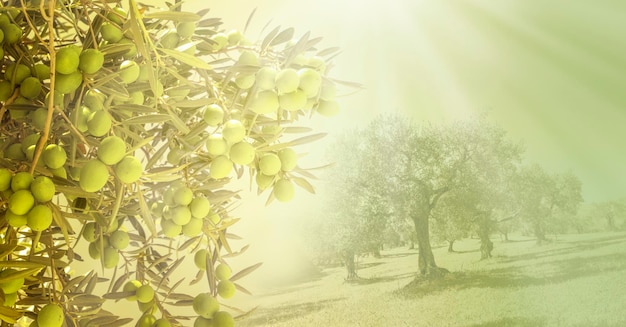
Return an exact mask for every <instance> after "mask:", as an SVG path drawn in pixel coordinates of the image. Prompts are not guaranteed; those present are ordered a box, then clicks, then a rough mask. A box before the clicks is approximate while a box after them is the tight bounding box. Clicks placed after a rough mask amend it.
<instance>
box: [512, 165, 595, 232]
mask: <svg viewBox="0 0 626 327" xmlns="http://www.w3.org/2000/svg"><path fill="white" fill-rule="evenodd" d="M515 184H516V185H515V189H514V192H515V195H516V197H517V198H518V201H519V206H520V212H521V217H522V219H523V220H524V222H525V224H526V225H527V226H528V228H529V229H530V230H532V232H533V233H534V235H535V237H537V243H539V244H541V243H542V242H543V241H545V240H546V233H547V232H553V233H557V232H563V231H564V230H565V229H566V228H567V227H569V226H571V224H572V223H573V219H570V217H572V216H574V215H575V214H576V213H577V211H578V208H579V206H580V204H581V203H582V201H583V198H582V183H581V182H580V180H579V179H578V177H576V176H575V175H573V174H572V173H562V174H550V173H548V172H546V171H545V170H544V169H543V168H542V167H540V166H539V165H532V166H526V167H523V168H522V169H520V171H519V174H518V175H517V176H516V181H515Z"/></svg>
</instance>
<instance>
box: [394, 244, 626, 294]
mask: <svg viewBox="0 0 626 327" xmlns="http://www.w3.org/2000/svg"><path fill="white" fill-rule="evenodd" d="M533 267H534V268H538V269H539V268H541V270H542V271H547V272H548V273H542V274H541V275H540V276H530V275H524V274H522V273H521V269H520V268H519V267H507V268H500V269H492V270H489V271H488V272H454V273H449V274H446V275H444V276H443V277H441V278H425V277H421V276H418V277H416V278H415V279H414V280H413V281H411V282H410V283H409V284H407V285H406V286H405V287H404V288H402V289H401V290H399V291H397V292H398V293H399V295H401V296H408V297H422V296H424V295H428V294H431V293H433V292H438V291H443V290H463V289H469V288H511V287H522V286H533V285H546V284H554V283H560V282H565V281H568V280H572V279H575V278H581V277H587V276H594V275H600V274H605V273H608V272H615V271H626V255H625V254H624V253H616V254H609V255H604V256H598V257H591V258H582V257H579V258H572V259H567V260H560V261H554V262H545V263H537V264H536V265H534V266H533Z"/></svg>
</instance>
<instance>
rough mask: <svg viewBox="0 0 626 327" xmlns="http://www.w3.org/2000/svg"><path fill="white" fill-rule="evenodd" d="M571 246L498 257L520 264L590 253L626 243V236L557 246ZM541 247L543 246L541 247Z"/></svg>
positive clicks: (504, 261)
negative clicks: (576, 253) (527, 261)
mask: <svg viewBox="0 0 626 327" xmlns="http://www.w3.org/2000/svg"><path fill="white" fill-rule="evenodd" d="M559 243H560V244H571V246H567V247H565V248H557V249H550V250H544V251H540V252H536V253H525V254H519V255H509V256H506V257H498V261H497V262H498V263H510V262H519V261H524V260H537V259H540V258H547V257H554V256H561V255H564V254H571V253H575V252H582V251H590V250H595V249H598V248H601V247H605V246H610V245H615V244H619V243H626V235H619V236H612V237H603V238H599V239H593V240H588V241H576V242H557V243H555V244H559ZM540 246H541V245H540Z"/></svg>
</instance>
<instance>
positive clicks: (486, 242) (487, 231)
mask: <svg viewBox="0 0 626 327" xmlns="http://www.w3.org/2000/svg"><path fill="white" fill-rule="evenodd" d="M490 235H491V219H489V218H488V217H486V218H482V219H481V220H480V224H479V226H478V236H479V237H480V260H484V259H489V258H491V251H492V250H493V242H491V239H490Z"/></svg>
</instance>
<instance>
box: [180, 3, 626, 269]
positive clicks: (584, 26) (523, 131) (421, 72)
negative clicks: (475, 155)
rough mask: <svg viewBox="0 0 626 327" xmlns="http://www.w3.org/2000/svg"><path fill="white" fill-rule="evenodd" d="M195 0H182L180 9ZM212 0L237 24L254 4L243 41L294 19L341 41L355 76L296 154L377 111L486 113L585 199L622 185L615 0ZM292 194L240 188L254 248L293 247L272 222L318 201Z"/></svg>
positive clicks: (341, 75)
mask: <svg viewBox="0 0 626 327" xmlns="http://www.w3.org/2000/svg"><path fill="white" fill-rule="evenodd" d="M206 6H207V4H206V2H204V1H188V2H187V3H186V4H185V5H184V6H183V9H184V10H190V11H193V10H198V9H202V8H205V7H206ZM209 6H210V8H211V11H210V12H209V13H208V14H207V16H211V17H220V18H222V20H223V22H224V24H223V29H224V30H226V31H227V30H230V29H243V28H244V26H245V23H246V20H247V18H248V16H249V15H250V13H251V12H252V11H253V10H254V9H255V8H256V12H255V15H254V17H253V19H252V21H251V24H250V26H249V28H248V31H246V35H247V36H248V38H249V39H251V40H256V39H259V38H261V37H262V36H263V35H265V34H266V33H267V32H269V31H270V30H271V29H273V28H274V27H276V26H279V25H280V26H282V27H284V28H287V27H294V28H295V29H296V37H299V36H301V35H302V34H304V33H306V32H307V31H310V32H311V34H312V36H321V37H323V38H324V40H323V41H322V43H321V44H322V46H321V47H320V48H325V47H334V46H338V47H340V48H341V49H342V53H341V54H340V55H339V56H338V57H336V58H335V59H334V60H333V68H332V70H331V71H330V76H331V77H333V78H337V79H341V80H348V81H353V82H357V83H361V84H363V85H364V89H362V90H360V91H359V92H356V93H355V92H354V90H352V89H348V88H344V89H340V90H339V91H340V94H342V95H343V96H341V97H340V98H339V102H340V104H341V107H342V110H341V112H340V113H339V115H338V116H336V117H334V118H332V119H323V120H322V119H315V120H314V121H313V122H312V123H311V124H312V125H313V126H315V127H316V129H317V130H320V131H326V132H328V133H329V137H328V140H322V141H320V142H319V143H318V145H316V146H314V147H311V148H309V149H306V151H308V152H309V153H308V155H307V157H306V158H305V159H303V162H304V163H305V164H306V163H307V162H308V163H311V164H312V165H313V163H318V162H320V161H321V162H323V161H324V160H326V157H325V155H324V152H325V148H326V147H328V146H330V144H332V142H331V140H332V138H333V135H338V134H340V133H343V132H345V131H349V130H351V129H354V128H359V127H364V126H365V125H367V123H369V122H370V121H372V120H373V119H376V118H377V117H380V116H381V115H388V114H392V113H398V114H402V115H406V116H407V117H410V118H412V119H414V120H415V121H416V122H418V123H425V124H426V123H429V124H433V123H434V124H438V123H446V122H449V121H452V120H457V119H464V118H468V117H472V116H474V115H477V114H487V117H488V118H489V119H490V120H491V121H492V122H493V123H494V124H497V125H499V126H501V127H502V128H503V129H504V130H506V131H507V133H508V134H509V136H510V138H511V139H512V140H514V141H520V142H523V143H524V145H525V148H526V159H527V161H528V162H529V163H538V164H540V165H542V166H543V167H544V168H545V169H546V170H548V171H551V172H555V173H558V172H566V171H571V172H573V173H574V174H576V175H577V176H579V178H580V179H581V181H582V183H583V197H584V198H585V200H586V201H604V200H609V199H614V198H619V197H623V196H626V173H624V172H623V168H624V167H626V151H624V150H623V149H622V146H623V140H625V139H626V128H624V125H625V123H626V96H625V95H624V94H625V92H624V91H623V89H622V88H623V86H624V85H626V74H624V71H625V70H626V38H624V35H623V31H624V30H626V20H624V19H623V17H622V15H621V13H623V12H624V10H626V3H623V2H620V1H616V0H598V1H593V2H591V1H578V2H573V1H565V0H542V1H528V0H501V1H488V0H466V1H441V0H393V1H386V2H380V1H374V0H361V1H350V0H317V1H304V0H257V1H254V0H229V1H212V2H210V3H209ZM265 26H267V27H265ZM264 27H265V29H264V30H263V28H264ZM390 128H393V127H392V126H390ZM307 160H308V161H307ZM296 197H297V198H296V200H295V201H294V203H290V204H272V205H271V206H270V207H268V208H266V209H264V210H259V208H262V207H263V203H264V201H265V198H264V197H261V198H257V197H255V196H250V195H244V200H245V201H247V202H246V206H242V207H241V209H240V210H239V211H238V212H237V214H239V215H241V216H242V217H248V216H252V217H249V219H251V220H248V223H247V225H246V226H248V228H247V229H243V230H241V235H242V236H244V237H245V238H246V239H249V240H251V241H252V243H255V244H253V247H254V246H256V249H257V250H256V251H266V250H267V249H268V247H269V246H270V245H269V244H270V243H271V244H273V245H272V246H273V250H274V252H272V256H271V257H267V258H265V260H266V261H267V260H269V261H271V260H273V259H274V258H276V257H280V256H281V255H283V256H284V257H291V258H293V257H297V256H298V254H296V253H295V252H296V251H297V250H294V249H295V248H297V245H298V240H297V239H295V238H294V237H291V236H290V235H289V233H286V232H285V230H284V229H282V228H281V226H283V225H284V224H285V222H286V221H289V220H294V219H297V218H294V216H297V215H302V214H307V210H309V209H310V210H314V207H315V205H316V204H315V203H316V202H315V201H316V200H315V196H312V195H308V194H306V193H305V192H304V191H299V192H298V193H297V194H296ZM242 225H245V224H242ZM270 241H271V242H270ZM263 245H265V246H266V247H263ZM252 251H255V250H252ZM277 251H278V252H277ZM280 251H282V252H280ZM289 251H291V253H290V252H289ZM252 253H253V255H254V253H255V252H252ZM256 253H257V255H258V254H259V253H260V252H256ZM277 253H279V254H278V255H277ZM281 253H282V254H281ZM269 264H270V265H271V262H270V263H269ZM277 265H280V264H276V265H275V266H277Z"/></svg>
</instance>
